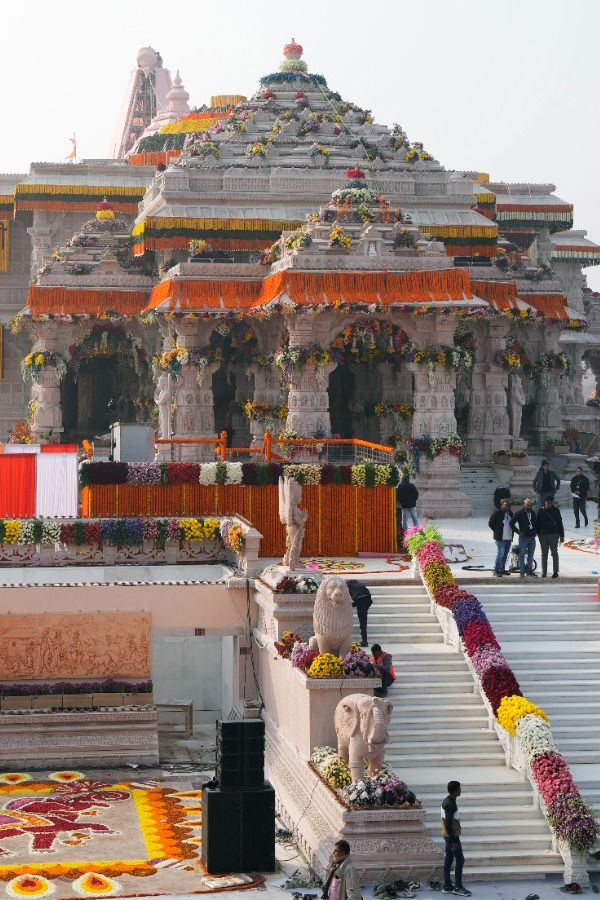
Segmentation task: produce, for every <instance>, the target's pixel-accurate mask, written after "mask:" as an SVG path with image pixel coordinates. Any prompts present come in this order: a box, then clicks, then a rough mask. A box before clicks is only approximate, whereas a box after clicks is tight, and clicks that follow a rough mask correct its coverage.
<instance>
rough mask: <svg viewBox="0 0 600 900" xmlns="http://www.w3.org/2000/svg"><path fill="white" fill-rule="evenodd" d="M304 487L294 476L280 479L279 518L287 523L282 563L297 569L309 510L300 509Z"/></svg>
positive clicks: (289, 567) (283, 522) (283, 523)
mask: <svg viewBox="0 0 600 900" xmlns="http://www.w3.org/2000/svg"><path fill="white" fill-rule="evenodd" d="M301 501H302V487H301V486H300V485H299V484H298V482H297V481H295V480H294V479H293V478H280V479H279V519H280V521H281V523H282V525H285V529H286V537H285V554H284V557H283V563H282V565H283V566H285V567H286V568H288V569H292V570H294V569H297V568H298V567H299V565H300V552H301V550H302V541H303V540H304V529H305V527H306V520H307V518H308V511H307V510H305V509H300V503H301Z"/></svg>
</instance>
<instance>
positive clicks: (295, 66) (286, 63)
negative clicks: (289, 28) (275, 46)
mask: <svg viewBox="0 0 600 900" xmlns="http://www.w3.org/2000/svg"><path fill="white" fill-rule="evenodd" d="M303 52H304V48H303V47H302V44H297V43H296V41H295V40H294V38H292V40H291V41H290V42H289V44H284V45H283V55H284V57H285V58H284V60H283V62H282V63H281V65H280V66H279V68H280V70H281V71H282V72H306V70H307V65H306V63H305V62H304V60H303V59H302V53H303Z"/></svg>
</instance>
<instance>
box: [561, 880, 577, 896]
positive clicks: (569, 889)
mask: <svg viewBox="0 0 600 900" xmlns="http://www.w3.org/2000/svg"><path fill="white" fill-rule="evenodd" d="M559 890H561V891H562V893H563V894H580V893H581V885H580V884H577V882H576V881H571V882H570V884H563V886H562V887H561V888H559Z"/></svg>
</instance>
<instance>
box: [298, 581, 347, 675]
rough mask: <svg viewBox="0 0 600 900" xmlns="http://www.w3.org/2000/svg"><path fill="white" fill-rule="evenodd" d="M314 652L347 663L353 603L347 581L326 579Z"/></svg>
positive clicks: (312, 642) (318, 609)
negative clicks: (344, 659)
mask: <svg viewBox="0 0 600 900" xmlns="http://www.w3.org/2000/svg"><path fill="white" fill-rule="evenodd" d="M313 628H314V630H315V633H314V635H313V637H311V639H310V641H309V646H310V648H311V650H318V651H319V653H334V654H335V655H336V656H339V657H340V659H343V658H344V656H345V655H346V654H347V653H349V652H350V649H351V647H352V599H351V597H350V592H349V590H348V586H347V585H346V582H345V581H344V579H343V578H335V577H334V578H324V579H323V581H322V582H321V584H320V585H319V589H318V591H317V596H316V597H315V608H314V611H313Z"/></svg>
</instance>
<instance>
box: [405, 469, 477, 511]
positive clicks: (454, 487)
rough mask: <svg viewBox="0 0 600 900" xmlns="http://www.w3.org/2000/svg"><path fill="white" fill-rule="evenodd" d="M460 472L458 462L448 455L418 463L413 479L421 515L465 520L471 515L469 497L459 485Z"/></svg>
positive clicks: (471, 509)
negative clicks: (418, 469)
mask: <svg viewBox="0 0 600 900" xmlns="http://www.w3.org/2000/svg"><path fill="white" fill-rule="evenodd" d="M459 471H460V464H459V461H458V459H457V457H456V456H452V454H450V453H442V454H441V455H440V456H437V457H436V458H435V459H434V460H426V459H422V460H421V463H420V471H419V474H418V475H415V478H414V482H415V485H416V486H417V489H418V491H419V499H418V501H417V509H418V511H419V515H420V516H432V517H434V518H446V519H467V518H468V517H469V516H471V515H472V514H473V507H472V504H471V499H470V497H469V496H468V495H467V494H465V492H464V491H462V490H461V489H460V488H459V486H458V473H459Z"/></svg>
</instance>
